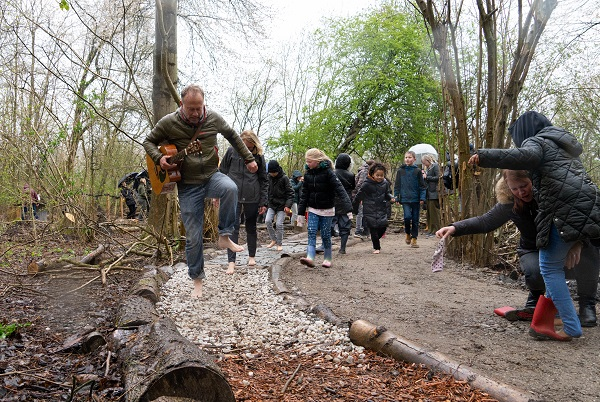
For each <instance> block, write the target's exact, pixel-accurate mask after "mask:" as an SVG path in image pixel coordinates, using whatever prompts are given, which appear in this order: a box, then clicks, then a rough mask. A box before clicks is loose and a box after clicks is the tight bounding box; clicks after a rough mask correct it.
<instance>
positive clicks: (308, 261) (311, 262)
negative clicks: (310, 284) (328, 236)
mask: <svg viewBox="0 0 600 402" xmlns="http://www.w3.org/2000/svg"><path fill="white" fill-rule="evenodd" d="M316 253H317V251H316V247H315V246H308V247H306V257H302V258H300V263H301V264H302V265H306V266H307V267H309V268H314V266H315V254H316Z"/></svg>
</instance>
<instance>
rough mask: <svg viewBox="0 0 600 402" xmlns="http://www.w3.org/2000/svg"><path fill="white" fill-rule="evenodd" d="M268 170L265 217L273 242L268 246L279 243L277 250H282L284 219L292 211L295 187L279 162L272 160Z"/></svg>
mask: <svg viewBox="0 0 600 402" xmlns="http://www.w3.org/2000/svg"><path fill="white" fill-rule="evenodd" d="M267 170H268V172H269V193H268V200H269V201H268V202H269V209H268V210H267V216H266V217H265V224H266V225H267V232H269V237H270V238H271V243H269V245H268V246H267V248H271V247H273V246H275V245H277V251H281V250H283V221H284V220H285V216H286V214H289V213H291V212H292V204H293V202H294V189H293V188H292V185H291V183H290V179H289V178H288V177H287V176H286V174H285V173H284V172H283V169H282V168H281V166H279V162H277V161H276V160H270V161H269V164H268V167H267ZM275 217H277V218H276V219H277V220H276V221H275V229H273V218H275Z"/></svg>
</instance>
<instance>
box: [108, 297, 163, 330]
mask: <svg viewBox="0 0 600 402" xmlns="http://www.w3.org/2000/svg"><path fill="white" fill-rule="evenodd" d="M157 319H158V312H157V311H156V308H155V307H154V302H152V301H151V300H149V299H147V298H145V297H142V296H137V295H132V296H129V297H127V298H126V299H125V300H123V302H122V303H121V306H120V307H119V312H118V316H117V320H116V321H117V322H116V327H117V328H121V329H135V328H138V327H141V326H142V325H148V324H151V323H152V322H154V321H156V320H157Z"/></svg>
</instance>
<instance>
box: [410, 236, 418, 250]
mask: <svg viewBox="0 0 600 402" xmlns="http://www.w3.org/2000/svg"><path fill="white" fill-rule="evenodd" d="M410 246H411V247H412V248H419V245H418V244H417V239H416V238H415V237H413V238H412V239H410Z"/></svg>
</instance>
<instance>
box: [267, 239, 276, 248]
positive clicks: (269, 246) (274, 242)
mask: <svg viewBox="0 0 600 402" xmlns="http://www.w3.org/2000/svg"><path fill="white" fill-rule="evenodd" d="M276 244H277V242H276V241H275V240H273V241H271V243H269V244H267V248H271V247H273V246H274V245H276Z"/></svg>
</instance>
